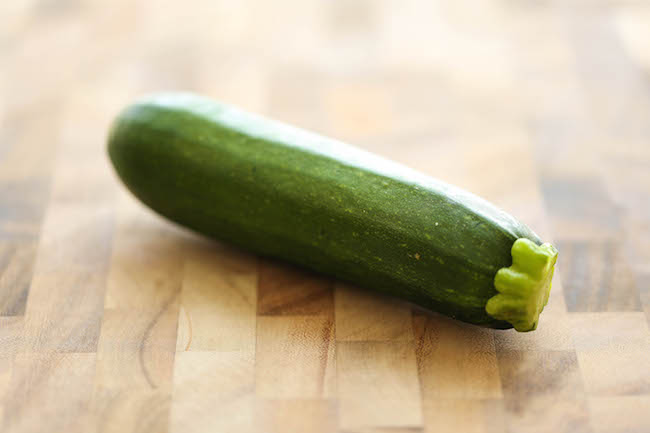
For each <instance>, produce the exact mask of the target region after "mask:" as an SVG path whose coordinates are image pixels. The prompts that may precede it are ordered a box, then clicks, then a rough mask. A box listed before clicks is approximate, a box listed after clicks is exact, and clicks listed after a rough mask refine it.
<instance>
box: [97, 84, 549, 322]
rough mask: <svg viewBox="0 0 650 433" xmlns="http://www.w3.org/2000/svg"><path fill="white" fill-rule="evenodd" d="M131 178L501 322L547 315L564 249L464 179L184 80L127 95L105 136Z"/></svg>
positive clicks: (327, 268) (396, 288)
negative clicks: (227, 101) (268, 115)
mask: <svg viewBox="0 0 650 433" xmlns="http://www.w3.org/2000/svg"><path fill="white" fill-rule="evenodd" d="M108 151H109V155H110V158H111V160H112V162H113V165H114V167H115V169H116V171H117V173H118V175H119V176H120V178H121V179H122V181H123V182H124V183H125V184H126V186H127V187H128V189H129V190H130V191H131V192H132V193H133V194H134V195H135V196H136V197H137V198H139V199H140V200H141V201H142V202H143V203H145V204H146V205H147V206H149V207H150V208H152V209H153V210H155V211H156V212H158V213H159V214H161V215H163V216H165V217H167V218H168V219H170V220H172V221H174V222H176V223H179V224H181V225H183V226H186V227H189V228H191V229H193V230H195V231H198V232H200V233H202V234H204V235H207V236H210V237H212V238H215V239H219V240H222V241H226V242H229V243H231V244H234V245H237V246H239V247H241V248H244V249H247V250H249V251H252V252H254V253H257V254H260V255H263V256H269V257H276V258H280V259H284V260H287V261H290V262H293V263H295V264H298V265H302V266H305V267H307V268H310V269H313V270H315V271H317V272H321V273H324V274H327V275H331V276H334V277H337V278H339V279H342V280H345V281H349V282H352V283H355V284H357V285H359V286H362V287H366V288H370V289H374V290H378V291H380V292H383V293H387V294H390V295H394V296H397V297H400V298H402V299H406V300H408V301H411V302H413V303H415V304H418V305H420V306H422V307H424V308H427V309H430V310H434V311H437V312H439V313H442V314H445V315H448V316H450V317H453V318H456V319H459V320H462V321H465V322H469V323H473V324H476V325H480V326H486V327H492V328H500V329H505V328H511V327H514V328H515V329H517V330H518V331H530V330H533V329H535V328H536V326H537V321H538V317H539V314H540V312H541V310H542V309H543V307H544V305H545V304H546V302H547V300H548V295H549V291H550V285H551V279H552V275H553V268H554V265H555V261H556V257H557V251H556V250H555V249H554V248H553V247H552V246H551V245H550V244H542V241H541V240H540V239H539V237H538V236H537V235H536V234H535V233H534V232H533V231H531V230H530V229H529V228H528V227H527V226H525V225H524V224H522V223H521V222H519V221H517V220H516V219H515V218H513V217H512V216H510V215H508V214H507V213H505V212H503V211H501V210H499V209H498V208H496V207H495V206H493V205H491V204H490V203H488V202H486V201H485V200H483V199H481V198H478V197H476V196H474V195H472V194H470V193H468V192H466V191H463V190H461V189H459V188H456V187H454V186H451V185H448V184H445V183H443V182H440V181H438V180H435V179H432V178H430V177H428V176H425V175H423V174H421V173H419V172H416V171H414V170H411V169H409V168H406V167H404V166H401V165H399V164H397V163H394V162H391V161H389V160H386V159H384V158H381V157H379V156H376V155H373V154H371V153H368V152H365V151H362V150H360V149H357V148H355V147H352V146H350V145H347V144H344V143H341V142H338V141H335V140H332V139H329V138H325V137H322V136H319V135H316V134H312V133H309V132H306V131H303V130H300V129H297V128H293V127H291V126H288V125H284V124H281V123H278V122H275V121H272V120H268V119H265V118H262V117H259V116H256V115H253V114H250V113H246V112H244V111H241V110H239V109H236V108H233V107H230V106H227V105H224V104H221V103H218V102H215V101H213V100H210V99H206V98H203V97H200V96H196V95H192V94H185V93H169V94H159V95H155V96H152V97H149V98H147V99H144V100H141V101H139V102H136V103H135V104H133V105H131V106H129V107H127V108H126V109H125V110H124V111H123V112H122V113H121V114H120V115H119V116H118V117H117V119H116V120H115V122H114V123H113V126H112V127H111V131H110V134H109V139H108Z"/></svg>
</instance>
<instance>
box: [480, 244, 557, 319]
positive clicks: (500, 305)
mask: <svg viewBox="0 0 650 433" xmlns="http://www.w3.org/2000/svg"><path fill="white" fill-rule="evenodd" d="M511 254H512V266H510V267H507V268H501V269H499V271H498V272H497V274H496V275H495V277H494V287H495V288H496V289H497V291H498V292H499V293H498V294H497V295H494V296H493V297H492V298H490V299H489V300H488V302H487V304H486V305H485V311H487V313H488V314H489V315H490V316H492V317H494V318H495V319H499V320H505V321H507V322H509V323H510V324H511V325H512V326H513V327H514V328H515V329H516V330H517V331H519V332H528V331H534V330H535V329H536V328H537V322H538V321H539V315H540V313H541V312H542V310H543V309H544V306H545V305H546V303H547V302H548V296H549V294H550V293H551V281H552V280H553V271H554V270H555V262H556V261H557V255H558V251H557V250H556V249H555V247H553V245H551V244H548V243H546V244H542V245H537V244H535V243H534V242H533V241H531V240H529V239H525V238H519V239H517V240H516V241H515V243H514V244H513V245H512V249H511Z"/></svg>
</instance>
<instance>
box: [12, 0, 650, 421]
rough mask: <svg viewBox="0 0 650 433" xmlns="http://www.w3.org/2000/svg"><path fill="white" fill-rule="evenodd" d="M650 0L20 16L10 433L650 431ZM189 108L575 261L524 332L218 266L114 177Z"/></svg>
mask: <svg viewBox="0 0 650 433" xmlns="http://www.w3.org/2000/svg"><path fill="white" fill-rule="evenodd" d="M649 29H650V6H649V5H648V4H647V3H646V2H643V1H630V0H620V1H618V0H594V1H589V2H584V1H583V2H580V1H575V2H565V1H560V0H549V1H544V2H513V1H496V0H495V1H483V2H476V1H471V0H456V1H450V0H436V1H425V0H402V1H399V2H397V1H381V2H376V1H370V0H359V1H354V2H343V1H326V0H278V1H275V2H257V1H254V0H241V1H237V2H232V1H217V2H214V1H207V0H197V1H194V2H191V3H190V4H188V3H179V2H174V1H171V0H165V1H162V2H160V1H157V2H154V1H153V0H144V1H140V2H137V4H135V3H133V2H130V1H127V0H116V1H112V2H93V1H89V0H76V1H66V2H63V1H60V2H54V1H30V0H23V1H5V2H0V431H2V432H3V433H5V432H7V433H37V432H50V431H55V432H59V431H66V432H71V433H74V432H83V433H108V432H120V433H121V432H140V433H144V432H156V433H157V432H170V433H180V432H183V433H184V432H228V433H237V432H249V433H253V432H255V433H257V432H261V433H285V432H323V433H333V432H343V433H370V432H373V433H403V432H409V433H425V432H426V433H432V432H461V431H462V432H469V433H474V432H476V433H497V432H499V433H501V432H517V433H524V432H554V433H555V432H571V433H576V432H578V433H579V432H585V433H601V432H602V433H605V432H607V433H609V432H612V433H618V432H634V433H636V432H639V433H641V432H643V433H645V432H647V431H650V416H649V415H648V411H647V407H648V406H649V405H650V400H649V398H650V364H649V361H648V360H649V359H650V205H649V203H650V201H649V200H648V198H649V197H650V146H648V143H649V142H650V92H649V91H648V89H650V78H649V77H650V30H649ZM169 89H179V90H191V91H196V92H199V93H203V94H206V95H208V96H211V97H214V98H217V99H220V100H223V101H225V102H229V103H231V104H234V105H239V106H241V107H243V108H246V109H248V110H251V111H255V112H258V113H261V114H263V115H267V116H270V117H274V118H277V119H280V120H282V121H285V122H289V123H292V124H295V125H298V126H301V127H304V128H307V129H312V130H314V131H317V132H320V133H323V134H325V135H329V136H333V137H336V138H338V139H341V140H343V141H348V142H351V143H353V144H356V145H358V146H360V147H362V148H365V149H368V150H371V151H373V152H376V153H379V154H381V155H384V156H387V157H389V158H392V159H394V160H397V161H399V162H402V163H405V164H407V165H409V166H411V167H413V168H416V169H418V170H421V171H423V172H425V173H428V174H431V175H433V176H435V177H438V178H440V179H443V180H445V181H448V182H450V183H454V184H457V185H459V186H461V187H464V188H467V189H469V190H471V191H473V192H475V193H477V194H479V195H481V196H483V197H485V198H487V199H489V200H491V201H493V202H494V203H496V204H497V205H499V206H500V207H502V208H503V209H505V210H506V211H508V212H510V213H512V214H514V215H515V216H517V217H519V218H521V219H522V220H523V221H524V222H526V223H527V224H529V225H530V226H531V227H532V228H533V229H534V230H535V231H537V232H538V233H539V234H540V236H541V237H543V238H544V239H545V240H549V241H552V242H554V243H555V244H556V245H557V246H558V247H559V250H560V256H559V265H558V269H557V271H556V277H555V280H554V284H553V290H552V292H551V297H550V300H549V304H548V305H547V307H546V309H545V311H544V314H542V316H541V320H540V324H539V328H538V330H537V331H535V332H532V333H525V334H522V333H517V332H515V331H512V330H509V331H493V330H486V329H481V328H475V327H472V326H469V325H465V324H462V323H458V322H454V321H453V320H450V319H447V318H444V317H440V316H438V315H436V314H434V313H428V312H424V311H421V310H419V309H413V308H412V306H411V305H409V304H407V303H404V302H401V301H396V300H394V299H390V298H387V297H383V296H378V295H376V294H373V293H372V292H370V291H368V290H364V289H359V288H356V287H352V286H349V285H347V284H345V283H342V282H339V281H335V280H332V279H330V278H327V277H323V276H320V275H315V274H312V273H309V272H307V271H304V270H301V269H298V268H295V267H292V266H290V265H287V264H284V263H279V262H277V261H273V260H271V259H269V258H262V257H256V256H254V255H251V254H249V253H246V252H244V251H239V250H237V249H235V248H232V247H230V246H227V245H222V244H220V243H218V242H213V241H209V240H206V239H203V238H200V237H199V236H197V235H195V234H193V233H190V232H189V231H186V230H184V229H182V228H179V227H177V226H175V225H173V224H170V223H168V222H167V221H165V220H164V219H162V218H160V217H158V216H156V215H154V214H153V213H152V212H150V211H148V210H147V209H145V208H144V207H143V206H142V205H141V204H139V203H138V202H137V201H136V200H134V199H133V197H132V196H131V194H130V193H128V191H126V190H125V189H124V188H123V187H122V186H121V185H120V183H119V180H118V179H117V177H116V176H115V175H114V174H113V172H112V169H111V167H110V165H109V163H108V161H107V158H106V154H105V149H104V146H105V137H106V133H107V131H108V128H109V127H110V122H111V120H112V118H113V117H114V116H115V114H116V113H117V112H118V110H120V109H121V108H122V107H123V106H124V105H126V104H127V103H129V102H130V101H132V100H133V99H135V98H137V97H139V96H141V95H143V94H146V93H149V92H154V91H159V90H169Z"/></svg>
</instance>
